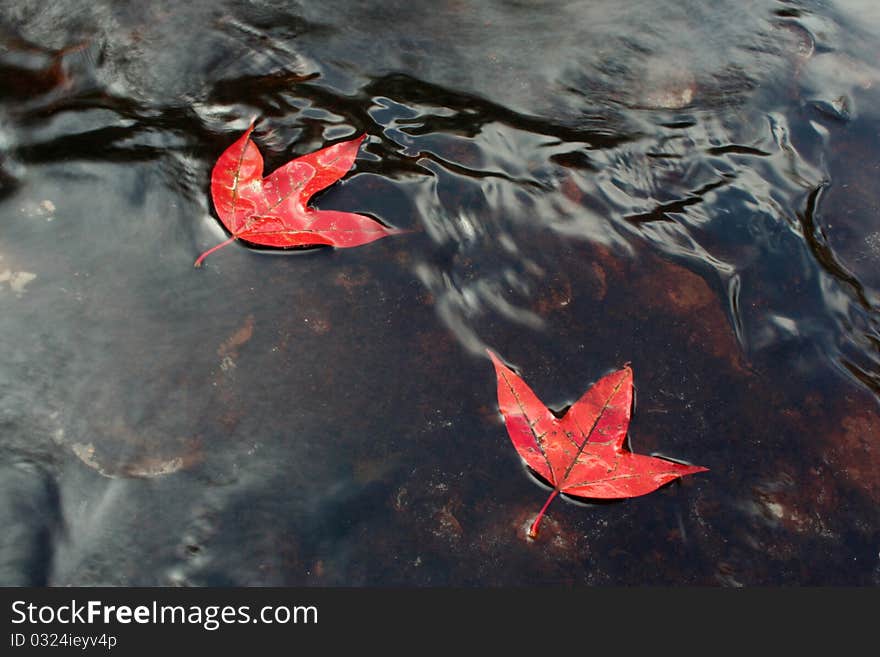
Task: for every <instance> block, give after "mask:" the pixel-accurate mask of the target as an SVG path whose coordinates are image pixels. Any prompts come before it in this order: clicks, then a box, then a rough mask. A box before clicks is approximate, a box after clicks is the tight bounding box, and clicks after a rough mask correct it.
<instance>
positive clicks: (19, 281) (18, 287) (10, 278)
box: [0, 269, 37, 297]
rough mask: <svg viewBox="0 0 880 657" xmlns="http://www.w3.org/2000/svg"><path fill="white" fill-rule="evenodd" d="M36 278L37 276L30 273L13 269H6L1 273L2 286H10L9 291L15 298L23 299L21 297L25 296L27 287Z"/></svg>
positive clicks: (0, 281) (0, 282)
mask: <svg viewBox="0 0 880 657" xmlns="http://www.w3.org/2000/svg"><path fill="white" fill-rule="evenodd" d="M36 277H37V275H36V274H35V273H33V272H30V271H12V270H11V269H4V270H3V271H0V284H2V283H6V284H7V285H8V286H9V289H10V290H12V292H14V293H15V296H17V297H21V295H23V294H24V288H25V286H26V285H27V284H28V283H30V282H31V281H33V280H34V279H35V278H36ZM0 289H2V288H0Z"/></svg>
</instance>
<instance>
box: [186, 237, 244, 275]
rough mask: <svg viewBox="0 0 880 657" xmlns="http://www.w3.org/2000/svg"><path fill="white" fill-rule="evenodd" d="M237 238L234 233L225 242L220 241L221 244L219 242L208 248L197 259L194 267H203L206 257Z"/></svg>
mask: <svg viewBox="0 0 880 657" xmlns="http://www.w3.org/2000/svg"><path fill="white" fill-rule="evenodd" d="M235 240H236V237H235V235H233V236H232V237H230V238H229V239H228V240H226V241H225V242H220V244H218V245H217V246H215V247H213V248H210V249H208V250H207V251H205V252H204V253H203V254H202V255H200V256H199V258H198V260H196V264H194V265H193V267H201V266H202V261H203V260H204V259H205V258H207V257H208V256H209V255H211V254H212V253H214V251H219V250H220V249H222V248H223V247H224V246H226V245H227V244H231V243H232V242H234V241H235Z"/></svg>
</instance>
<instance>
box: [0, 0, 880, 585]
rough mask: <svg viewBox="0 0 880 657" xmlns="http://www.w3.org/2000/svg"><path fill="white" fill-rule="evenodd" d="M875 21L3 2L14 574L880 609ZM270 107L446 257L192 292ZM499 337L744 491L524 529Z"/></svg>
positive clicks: (650, 7)
mask: <svg viewBox="0 0 880 657" xmlns="http://www.w3.org/2000/svg"><path fill="white" fill-rule="evenodd" d="M869 4H870V3H868V4H865V3H859V2H856V1H855V0H847V1H846V2H840V3H832V4H831V5H828V4H827V3H823V4H819V3H815V4H813V3H806V4H805V3H800V4H799V5H797V6H794V5H792V4H791V3H786V2H771V1H770V0H754V1H752V2H747V3H740V4H738V5H736V6H735V7H734V6H728V5H725V4H723V3H705V2H686V3H680V2H675V3H673V2H668V3H667V2H661V3H657V2H639V1H636V0H634V1H632V2H627V3H623V4H621V3H612V2H591V3H574V4H572V3H555V2H551V3H544V4H543V5H542V6H541V9H540V10H538V9H536V8H535V7H534V6H533V5H531V4H522V3H511V2H496V3H468V2H445V3H413V2H411V1H409V2H385V3H382V5H381V7H370V8H366V7H362V6H361V5H359V4H358V3H341V4H340V5H337V6H335V7H334V9H333V10H332V11H330V10H328V9H327V7H326V5H320V4H317V3H302V5H298V6H297V7H296V8H291V7H290V6H289V5H288V4H287V3H276V2H272V1H270V0H261V1H259V2H249V3H240V2H223V3H215V2H210V3H209V2H190V3H187V5H186V6H185V7H179V6H177V5H174V6H172V5H162V4H161V3H160V4H156V3H150V5H148V6H135V5H132V6H125V7H120V6H119V5H118V3H111V2H97V3H89V4H88V5H82V4H81V3H68V2H53V3H43V2H18V3H14V4H13V5H12V6H5V7H3V8H2V9H0V26H2V27H0V78H2V84H0V219H2V223H0V336H2V353H3V354H4V355H3V357H2V360H0V387H2V390H3V395H2V398H0V399H2V401H0V426H2V427H3V432H2V433H0V446H2V449H3V452H2V459H3V460H2V467H3V468H4V470H3V472H4V473H5V474H3V475H2V478H3V481H4V482H5V483H4V487H3V494H2V496H0V497H2V505H0V512H2V513H3V514H4V516H3V518H4V520H5V521H6V524H7V526H9V527H11V528H12V531H13V534H14V535H15V536H17V537H18V538H16V539H15V540H14V544H15V545H12V546H10V545H4V546H3V547H2V551H0V577H2V578H3V580H4V581H7V582H10V583H22V582H35V583H44V582H48V583H51V584H97V583H103V584H168V583H181V584H256V583H260V584H302V583H306V584H411V585H432V584H460V585H461V584H463V585H487V584H514V583H516V584H565V585H576V584H598V583H641V582H653V583H677V584H682V583H700V584H718V583H720V584H726V585H736V584H748V583H767V584H781V583H853V584H865V583H875V584H876V583H877V581H878V580H877V577H878V576H880V575H878V566H877V563H876V562H877V556H876V536H877V531H878V527H877V522H876V514H875V512H874V509H875V508H876V503H877V502H878V501H880V485H878V482H880V478H878V477H877V475H876V473H877V472H880V462H876V458H877V457H872V456H871V455H872V454H880V450H877V449H875V448H876V445H875V442H876V436H877V435H880V434H878V423H880V415H878V410H877V396H876V395H877V393H878V392H880V378H878V371H880V369H878V365H880V362H878V359H880V353H878V345H880V332H878V325H877V308H878V305H877V304H878V291H880V287H878V285H880V280H878V278H877V274H876V272H877V271H878V268H877V267H876V264H877V257H878V249H877V248H876V244H877V243H878V242H880V240H878V239H877V238H876V236H877V235H880V226H878V225H876V224H877V221H878V220H877V218H876V217H877V213H876V211H875V210H876V197H875V192H874V177H875V176H874V175H873V172H874V171H875V170H876V156H875V154H876V153H877V152H878V150H877V148H876V146H877V144H876V143H875V142H876V134H877V129H876V127H877V126H876V120H877V117H876V112H875V111H874V109H873V108H874V107H875V106H876V101H877V80H878V69H877V67H876V61H877V54H878V52H880V50H878V46H880V40H878V36H877V35H878V30H877V26H880V14H878V12H877V11H876V10H875V9H873V6H868V5H869ZM428 5H430V6H428ZM255 117H256V118H258V119H259V121H258V124H257V130H256V137H257V139H258V141H259V143H260V148H261V150H262V151H263V152H264V155H265V158H266V164H267V169H268V170H271V169H273V168H274V167H276V166H278V165H279V164H282V163H284V162H286V161H287V160H289V159H290V158H292V157H294V156H296V155H300V154H303V153H306V152H309V151H311V150H314V149H316V148H319V147H321V146H324V145H326V143H327V142H329V141H334V140H339V139H343V138H346V137H348V136H350V135H351V134H353V133H354V132H360V131H364V132H366V133H368V135H369V140H368V141H367V142H366V143H365V145H364V148H363V149H362V152H361V155H360V156H359V158H358V160H357V162H356V165H355V167H354V170H353V172H352V174H350V175H349V176H348V177H347V178H346V179H345V181H344V182H343V183H342V184H340V185H337V186H335V187H333V188H331V189H330V190H328V191H327V192H326V193H325V194H324V195H322V196H320V197H318V198H317V199H316V201H315V203H316V205H317V206H318V207H333V208H339V209H345V210H349V211H353V212H364V213H369V214H371V215H373V216H376V217H377V218H379V219H381V220H382V221H383V222H385V223H387V224H389V225H394V226H399V227H402V228H409V229H413V231H414V232H413V233H411V234H409V235H406V236H399V237H395V238H394V239H389V240H383V242H382V243H381V244H380V243H376V244H373V245H370V246H368V247H363V248H359V249H351V250H345V251H339V252H334V251H332V250H327V249H319V250H314V251H308V252H298V253H295V254H288V255H289V256H291V257H270V256H272V255H276V254H273V253H269V252H264V251H263V252H257V251H252V250H248V249H246V248H244V247H242V246H238V245H237V246H236V247H235V248H232V247H230V248H228V249H226V250H225V251H224V252H223V253H222V254H218V255H217V257H216V258H215V259H213V261H212V262H210V263H209V266H208V267H206V269H205V270H204V271H193V269H192V261H193V259H194V257H195V256H196V255H197V254H198V253H200V252H201V251H203V250H204V249H205V248H207V247H208V246H210V245H211V244H213V243H215V242H216V240H217V237H218V236H219V235H220V234H221V228H220V227H219V225H218V223H217V221H216V220H215V219H214V218H213V216H212V208H211V207H210V204H209V202H208V200H207V199H208V178H209V172H210V168H211V166H212V165H213V162H214V160H215V159H216V157H217V156H218V155H219V154H220V153H221V152H222V151H223V149H224V148H225V147H226V146H228V144H229V143H230V141H231V140H232V139H233V138H234V137H235V136H237V135H238V134H240V131H241V130H242V129H243V127H244V126H246V125H247V124H248V123H249V122H250V121H251V119H253V118H255ZM486 347H491V348H492V349H493V350H495V351H497V352H498V353H500V354H502V355H503V356H504V357H505V358H506V359H508V360H509V361H510V362H512V363H514V364H516V365H517V366H519V367H520V368H522V370H523V371H524V373H526V374H527V378H528V379H529V380H530V381H531V382H533V384H534V386H535V388H536V390H538V391H539V394H541V396H542V398H543V399H545V401H547V402H548V404H550V405H551V406H553V407H555V408H561V407H564V406H565V405H566V404H567V403H570V402H571V401H573V397H574V396H575V395H577V394H578V392H579V391H581V390H583V389H585V388H586V387H587V385H588V384H589V383H590V382H591V381H594V380H596V379H597V378H598V377H599V376H601V375H602V374H603V373H604V372H606V371H608V370H610V369H612V368H614V367H619V366H620V365H622V364H623V363H624V362H627V361H629V362H632V363H633V367H634V370H635V373H636V385H637V388H638V405H637V408H636V411H635V415H634V422H633V426H632V432H631V440H632V442H633V444H634V447H635V448H637V449H638V451H642V452H646V453H650V452H651V451H652V450H653V451H658V452H662V453H664V454H667V455H669V456H672V457H676V456H678V457H682V458H690V459H692V460H694V461H696V462H699V463H703V464H705V465H707V466H709V467H710V468H711V469H712V477H709V478H704V479H703V480H701V481H699V482H694V483H688V484H686V485H682V486H679V487H672V488H668V489H664V490H663V491H661V492H659V493H657V494H656V495H654V496H650V497H647V498H643V499H638V500H632V501H628V502H626V503H622V504H616V505H610V506H603V507H596V508H592V507H591V508H582V507H576V506H573V505H570V506H566V505H560V506H559V508H557V509H555V510H554V512H553V513H552V514H551V516H550V517H549V518H548V519H547V525H546V527H545V530H544V536H545V537H546V543H538V544H532V543H527V542H526V541H524V540H521V539H522V532H521V531H519V530H520V529H521V527H522V526H523V525H524V524H528V520H529V518H528V515H529V513H533V510H532V509H531V506H532V505H533V503H534V497H535V496H534V493H535V491H536V489H535V487H534V486H533V485H532V482H531V481H529V480H528V479H527V478H526V477H524V476H522V475H523V473H522V471H521V469H520V468H519V464H518V462H517V459H516V457H515V454H513V453H512V450H510V449H509V446H508V445H507V443H506V441H507V438H506V437H505V435H504V431H503V427H502V426H501V424H500V422H499V418H498V416H497V409H496V407H495V399H494V396H493V395H494V388H493V385H494V384H493V379H492V372H491V368H490V367H487V365H488V362H487V361H486V360H485V359H484V350H485V348H486ZM872 459H873V460H872ZM842 507H845V509H846V510H845V512H841V508H842ZM25 545H32V546H37V547H34V548H33V550H32V553H33V554H35V555H40V556H39V557H34V558H33V559H31V560H27V559H24V557H23V556H22V555H23V554H25V553H24V552H22V551H21V550H22V547H21V546H25ZM828 555H833V556H828ZM795 559H796V560H797V561H798V562H799V563H801V564H806V566H805V568H806V570H805V569H798V568H794V567H793V566H792V565H791V564H792V563H793V560H795Z"/></svg>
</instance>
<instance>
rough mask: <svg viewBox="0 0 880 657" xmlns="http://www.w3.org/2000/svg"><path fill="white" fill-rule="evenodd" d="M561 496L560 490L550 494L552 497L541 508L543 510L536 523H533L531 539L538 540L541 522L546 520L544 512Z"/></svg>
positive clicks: (539, 512)
mask: <svg viewBox="0 0 880 657" xmlns="http://www.w3.org/2000/svg"><path fill="white" fill-rule="evenodd" d="M557 495H559V489H558V488H554V489H553V492H552V493H550V497H548V498H547V501H546V502H544V506H543V507H541V510H540V511H538V515H537V517H536V518H535V522H533V523H532V526H531V527H529V538H538V525H540V524H541V520H543V518H544V512H545V511H546V510H547V507H548V506H550V502H552V501H553V498H554V497H556V496H557Z"/></svg>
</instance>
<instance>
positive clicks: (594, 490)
mask: <svg viewBox="0 0 880 657" xmlns="http://www.w3.org/2000/svg"><path fill="white" fill-rule="evenodd" d="M489 356H490V357H491V358H492V362H493V363H494V364H495V375H496V377H497V379H498V406H499V407H500V409H501V414H502V415H503V416H504V422H505V424H506V425H507V432H508V434H510V439H511V441H513V446H514V447H515V448H516V451H517V452H518V453H519V455H520V456H521V457H522V458H523V460H524V461H525V462H526V464H527V465H528V466H529V467H530V468H531V469H532V470H534V471H535V472H537V473H538V474H539V475H541V476H542V477H543V478H544V479H546V480H547V481H549V482H550V484H551V485H552V486H553V492H552V493H550V497H549V498H547V502H546V503H545V504H544V507H543V508H542V509H541V511H540V512H539V513H538V516H537V517H536V518H535V521H534V522H533V523H532V526H531V528H530V529H529V536H530V537H532V538H535V537H537V535H538V526H539V525H540V523H541V519H542V518H543V517H544V512H545V511H547V507H548V506H550V502H552V501H553V498H554V497H556V496H557V495H558V494H559V493H565V494H567V495H575V496H578V497H588V498H593V499H620V498H626V497H637V496H639V495H645V494H646V493H650V492H651V491H654V490H656V489H657V488H659V487H660V486H662V485H663V484H665V483H667V482H669V481H672V480H673V479H676V478H678V477H683V476H684V475H689V474H694V473H696V472H704V471H706V470H707V468H703V467H701V466H698V465H684V464H682V463H676V462H674V461H667V460H666V459H661V458H656V457H653V456H644V455H642V454H633V453H632V452H630V451H628V450H625V449H624V445H623V443H624V441H625V440H626V432H627V429H628V427H629V419H630V413H631V412H632V401H633V384H632V380H633V376H632V370H631V369H630V368H629V366H627V367H624V368H623V369H622V370H618V371H617V372H612V373H611V374H608V375H607V376H604V377H602V378H601V379H599V381H597V382H596V384H595V385H593V387H592V388H590V389H589V390H587V392H586V393H584V395H583V397H581V398H580V399H578V400H577V401H576V402H575V403H574V404H573V405H572V406H571V408H569V409H568V411H567V412H566V413H565V415H563V416H562V417H556V416H555V415H554V414H553V413H552V412H551V411H550V410H549V409H548V408H547V407H546V406H545V405H544V404H543V403H542V402H541V400H540V399H538V397H537V396H536V395H535V393H534V392H532V389H531V388H529V386H528V385H526V383H525V381H523V380H522V379H521V378H520V377H519V376H517V374H516V373H515V372H514V371H513V370H511V369H510V368H509V367H507V366H506V365H504V363H502V362H501V361H500V360H499V359H498V357H497V356H495V354H493V353H492V352H491V351H490V352H489Z"/></svg>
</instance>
